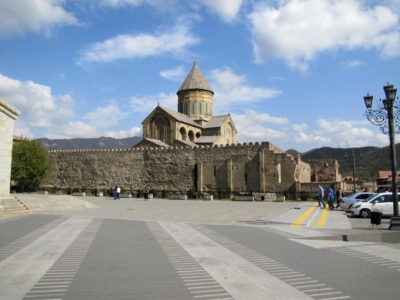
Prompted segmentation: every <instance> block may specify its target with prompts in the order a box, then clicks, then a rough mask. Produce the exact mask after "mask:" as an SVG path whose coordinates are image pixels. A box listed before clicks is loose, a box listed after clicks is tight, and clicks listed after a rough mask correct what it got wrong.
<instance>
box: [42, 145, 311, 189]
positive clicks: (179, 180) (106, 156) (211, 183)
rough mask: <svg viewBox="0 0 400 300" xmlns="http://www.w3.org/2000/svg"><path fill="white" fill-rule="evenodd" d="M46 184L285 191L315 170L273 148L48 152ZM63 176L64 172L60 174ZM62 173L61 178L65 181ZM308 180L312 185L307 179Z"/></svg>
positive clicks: (214, 147)
mask: <svg viewBox="0 0 400 300" xmlns="http://www.w3.org/2000/svg"><path fill="white" fill-rule="evenodd" d="M49 158H50V161H51V163H52V170H51V172H49V173H48V174H47V176H46V177H45V179H44V180H43V185H57V186H58V185H59V183H60V181H61V183H62V186H63V187H75V188H76V187H78V188H79V187H83V186H85V187H88V188H91V189H95V188H98V189H103V188H112V187H113V186H115V185H116V184H118V185H120V186H121V187H122V188H123V189H125V190H132V191H134V190H143V189H155V190H167V191H182V192H184V191H188V190H193V189H194V190H197V191H202V190H205V191H218V190H224V191H233V192H263V193H264V192H282V193H283V192H286V191H288V190H289V189H291V188H292V187H293V185H294V183H295V182H299V181H300V179H301V180H302V181H310V173H311V171H310V167H309V165H308V164H306V163H304V162H302V161H301V160H300V159H299V158H296V159H295V158H293V157H292V156H291V155H289V154H287V153H285V152H283V151H282V152H281V151H279V152H277V148H276V147H275V146H274V145H272V144H270V143H268V142H265V143H264V142H263V143H261V144H260V143H255V144H253V143H249V144H246V143H244V144H235V145H227V146H217V145H216V146H198V147H194V148H189V147H187V148H185V147H169V148H151V147H147V148H129V149H111V150H62V151H57V150H56V151H49ZM61 169H62V170H63V172H60V170H61ZM61 173H63V175H62V178H60V176H61ZM307 179H308V180H307Z"/></svg>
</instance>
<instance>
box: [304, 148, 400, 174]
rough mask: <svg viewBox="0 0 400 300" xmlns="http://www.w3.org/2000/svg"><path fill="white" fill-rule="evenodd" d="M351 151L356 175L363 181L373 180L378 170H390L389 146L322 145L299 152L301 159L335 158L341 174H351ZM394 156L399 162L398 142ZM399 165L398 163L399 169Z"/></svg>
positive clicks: (399, 150) (399, 149)
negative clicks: (344, 146) (341, 146)
mask: <svg viewBox="0 0 400 300" xmlns="http://www.w3.org/2000/svg"><path fill="white" fill-rule="evenodd" d="M353 153H354V163H355V170H356V177H358V178H360V179H362V180H363V181H374V180H375V178H376V177H377V176H378V171H380V170H391V161H390V149H389V147H383V148H379V147H362V148H329V147H323V148H318V149H313V150H310V151H307V152H304V153H301V154H300V155H301V158H302V160H303V161H307V160H310V159H321V158H336V159H337V160H338V162H339V165H340V168H339V172H340V173H341V174H342V176H353ZM396 154H397V155H396V157H397V161H398V162H400V144H397V145H396ZM399 167H400V165H398V169H399Z"/></svg>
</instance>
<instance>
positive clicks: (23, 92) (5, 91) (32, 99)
mask: <svg viewBox="0 0 400 300" xmlns="http://www.w3.org/2000/svg"><path fill="white" fill-rule="evenodd" d="M0 96H1V97H2V98H4V99H6V100H7V101H8V102H10V103H11V104H12V105H13V106H15V107H17V108H18V109H19V110H20V111H21V115H20V116H19V118H18V119H17V122H16V133H17V134H18V135H20V134H22V135H24V136H27V137H32V132H31V130H27V129H28V128H30V127H37V128H51V127H52V126H54V124H58V123H59V121H60V120H63V119H65V118H70V117H72V116H73V115H74V111H73V106H74V100H73V99H72V97H71V95H68V94H67V95H57V96H55V95H53V94H52V91H51V88H50V87H48V86H45V85H41V84H38V83H35V82H33V81H19V80H16V79H12V78H10V77H7V76H4V75H2V74H0Z"/></svg>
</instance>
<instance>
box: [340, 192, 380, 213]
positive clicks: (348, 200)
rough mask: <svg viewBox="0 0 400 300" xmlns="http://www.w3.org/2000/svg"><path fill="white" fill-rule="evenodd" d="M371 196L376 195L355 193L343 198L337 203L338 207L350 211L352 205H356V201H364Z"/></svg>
mask: <svg viewBox="0 0 400 300" xmlns="http://www.w3.org/2000/svg"><path fill="white" fill-rule="evenodd" d="M372 195H376V193H372V192H359V193H355V194H353V195H350V196H347V197H343V198H342V201H341V202H340V203H339V206H340V207H341V208H344V209H346V210H348V209H351V207H352V206H353V204H354V203H356V202H357V201H361V200H365V199H367V198H369V197H371V196H372Z"/></svg>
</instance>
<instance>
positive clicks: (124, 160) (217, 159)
mask: <svg viewBox="0 0 400 300" xmlns="http://www.w3.org/2000/svg"><path fill="white" fill-rule="evenodd" d="M177 96H178V97H177V98H178V99H177V100H178V107H177V111H174V110H172V109H169V108H166V107H163V106H160V105H158V106H157V107H156V108H154V110H153V111H152V112H151V113H150V114H149V115H148V116H147V117H146V118H145V119H144V120H143V122H142V125H143V139H142V140H141V141H140V142H139V143H138V144H137V145H135V146H134V147H132V148H125V149H80V150H54V151H49V158H50V161H51V164H52V170H51V171H50V172H49V173H48V174H47V175H46V177H45V178H44V180H43V182H42V185H43V186H60V187H69V188H81V187H85V188H90V189H96V190H98V189H107V188H110V187H113V186H115V185H117V184H118V185H120V186H121V188H123V189H124V190H125V191H131V192H135V191H143V190H144V189H149V190H152V191H158V192H160V191H168V192H179V193H185V192H187V191H207V192H210V193H217V192H224V191H225V192H229V193H237V192H241V193H242V192H249V193H258V194H259V195H265V198H267V195H269V194H274V195H288V194H291V195H293V197H296V196H295V195H296V194H297V193H298V192H299V191H300V190H301V189H304V185H305V184H307V183H310V182H311V175H312V174H314V172H313V171H312V169H315V167H314V168H312V167H311V165H310V164H309V163H306V162H303V161H302V160H301V159H300V156H296V157H294V156H292V155H290V154H289V153H287V152H285V151H283V150H282V149H280V148H278V147H277V146H275V145H273V144H272V143H270V142H260V143H243V144H240V143H238V142H237V130H236V127H235V124H234V122H233V119H232V117H231V116H230V115H229V114H227V115H222V116H215V115H214V113H213V97H214V91H213V89H212V88H211V86H210V85H209V83H208V82H207V80H206V78H205V77H204V76H203V74H202V73H201V71H200V69H199V67H198V65H197V63H196V62H195V63H194V65H193V67H192V69H191V70H190V72H189V74H188V75H187V77H186V78H185V80H184V82H183V83H182V85H181V86H180V88H179V90H178V92H177ZM266 138H268V137H266ZM60 170H63V172H62V173H60ZM336 170H337V166H336ZM335 174H336V173H335ZM313 189H314V187H312V190H313ZM261 197H264V196H261Z"/></svg>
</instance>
